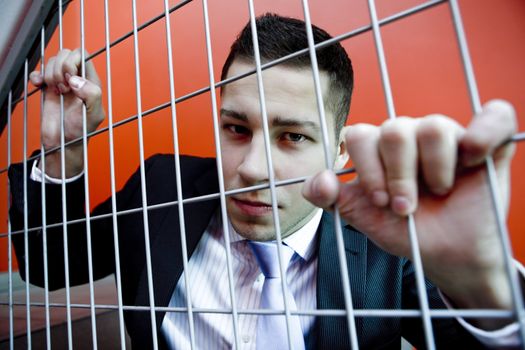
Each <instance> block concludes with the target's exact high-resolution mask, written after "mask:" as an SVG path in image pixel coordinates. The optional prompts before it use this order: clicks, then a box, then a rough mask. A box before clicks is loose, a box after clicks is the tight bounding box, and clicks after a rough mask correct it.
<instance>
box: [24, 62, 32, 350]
mask: <svg viewBox="0 0 525 350" xmlns="http://www.w3.org/2000/svg"><path fill="white" fill-rule="evenodd" d="M27 70H28V63H27V59H26V60H25V62H24V252H25V256H24V260H25V274H26V325H27V347H28V348H31V294H30V289H29V232H28V229H29V220H28V215H27V214H28V213H27V211H28V208H27Z"/></svg>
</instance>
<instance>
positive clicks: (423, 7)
mask: <svg viewBox="0 0 525 350" xmlns="http://www.w3.org/2000/svg"><path fill="white" fill-rule="evenodd" d="M190 1H192V0H185V1H182V2H181V3H179V4H178V5H175V6H174V7H172V8H171V9H170V12H173V11H175V10H177V9H179V8H180V7H182V6H183V5H186V3H188V2H190ZM446 1H447V0H431V1H427V2H425V3H423V4H420V5H417V6H414V7H411V8H409V9H407V10H404V11H401V12H398V13H396V14H394V15H391V16H389V17H385V18H384V19H382V20H380V21H379V25H385V24H390V23H393V22H395V21H398V20H400V19H403V18H405V17H408V16H411V15H413V14H416V13H419V12H421V11H424V10H428V9H430V8H432V7H434V6H437V5H440V4H442V3H444V2H446ZM157 17H159V16H157ZM157 17H155V18H154V19H157ZM151 21H153V19H152V20H151ZM148 23H149V22H146V23H144V24H143V25H141V26H140V27H139V30H140V29H143V28H145V27H146V25H147V24H148ZM371 29H372V26H371V25H367V26H362V27H359V28H357V29H354V30H352V31H350V32H347V33H344V34H341V35H338V36H335V37H333V38H332V39H330V40H327V41H323V42H321V43H317V44H316V45H315V48H316V50H319V49H320V48H323V47H326V46H328V45H332V44H333V43H335V42H338V41H342V40H346V39H349V38H351V37H353V36H356V35H359V34H363V33H366V32H368V31H369V30H371ZM131 35H133V33H132V32H129V33H127V34H125V35H124V36H122V37H121V38H119V39H117V40H115V41H114V42H112V43H111V44H110V47H113V46H114V45H116V44H118V43H120V42H121V41H123V40H124V39H126V38H128V37H130V36H131ZM104 50H107V48H101V49H99V50H98V51H96V52H94V53H93V54H91V55H90V56H89V57H87V60H88V61H89V60H91V59H93V58H95V57H96V56H98V55H99V54H100V53H102V52H103V51H104ZM306 53H308V48H306V49H303V50H300V51H297V52H296V53H293V54H290V55H288V56H284V57H281V58H279V59H277V60H275V61H271V62H267V63H265V64H263V65H262V69H263V70H265V69H268V68H270V67H273V66H274V65H277V64H280V63H283V62H286V61H288V60H290V59H292V58H294V57H297V56H301V55H304V54H306ZM250 74H255V69H253V70H251V71H249V72H247V73H244V74H243V75H240V76H238V77H231V78H229V79H225V80H223V81H221V82H217V84H215V86H216V87H220V86H223V85H225V84H227V83H229V82H232V81H235V80H238V79H241V78H243V77H245V76H248V75H250ZM230 79H231V80H230ZM38 90H39V88H36V89H34V90H31V91H30V92H29V93H28V96H31V95H33V94H34V93H36V92H37V91H38ZM208 90H209V87H205V88H203V89H200V90H197V91H195V93H197V95H199V94H202V93H205V92H207V91H208ZM186 96H188V95H186ZM181 98H184V99H188V98H189V97H185V96H182V97H181ZM20 101H22V98H19V99H16V100H15V101H14V102H13V106H14V105H16V104H17V103H18V102H20ZM178 102H182V101H179V100H177V103H178ZM168 106H169V102H167V103H166V106H165V107H164V108H166V107H168ZM143 115H145V113H144V114H143ZM0 172H1V171H0Z"/></svg>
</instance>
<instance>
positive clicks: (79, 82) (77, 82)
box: [69, 75, 86, 89]
mask: <svg viewBox="0 0 525 350" xmlns="http://www.w3.org/2000/svg"><path fill="white" fill-rule="evenodd" d="M85 83H86V81H85V80H84V79H82V78H80V77H77V76H75V75H73V76H72V77H71V78H69V85H70V86H71V87H73V88H75V89H81V88H82V86H84V84H85Z"/></svg>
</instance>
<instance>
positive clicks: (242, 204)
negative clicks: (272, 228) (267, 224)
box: [230, 197, 280, 216]
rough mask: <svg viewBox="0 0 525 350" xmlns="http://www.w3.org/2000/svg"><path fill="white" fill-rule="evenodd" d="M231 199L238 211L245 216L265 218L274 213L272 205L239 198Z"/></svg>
mask: <svg viewBox="0 0 525 350" xmlns="http://www.w3.org/2000/svg"><path fill="white" fill-rule="evenodd" d="M230 198H231V201H232V202H233V204H234V205H235V206H236V207H237V208H238V209H240V211H241V212H242V213H244V214H245V215H250V216H264V215H268V214H270V213H271V212H272V205H271V203H265V202H259V201H251V200H245V199H239V198H234V197H230ZM277 208H278V209H279V208H280V207H279V206H277Z"/></svg>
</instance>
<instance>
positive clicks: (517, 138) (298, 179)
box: [0, 132, 525, 238]
mask: <svg viewBox="0 0 525 350" xmlns="http://www.w3.org/2000/svg"><path fill="white" fill-rule="evenodd" d="M521 141H525V132H520V133H518V134H515V135H514V136H513V137H512V138H511V139H509V140H508V141H506V142H505V143H507V142H521ZM32 158H34V159H36V158H37V156H35V157H32ZM29 159H31V158H29ZM6 170H7V169H5V170H4V171H6ZM353 173H355V169H354V168H347V169H342V170H338V171H335V174H336V175H338V176H341V175H347V174H353ZM0 174H1V172H0ZM308 178H309V176H302V177H296V178H293V179H287V180H280V181H276V182H275V186H288V185H294V184H298V183H301V182H304V181H306V179H308ZM268 188H270V185H269V184H268V183H263V184H260V185H255V186H249V187H244V188H238V189H234V190H228V191H225V195H226V196H233V195H236V194H241V193H247V192H255V191H260V190H265V189H268ZM219 197H220V193H212V194H207V195H203V196H198V197H192V198H186V199H184V200H183V201H182V203H183V204H189V203H197V202H203V201H208V200H214V199H218V198H219ZM177 204H178V201H171V202H164V203H159V204H152V205H148V206H147V208H146V209H147V210H156V209H161V208H166V207H170V206H173V205H177ZM141 210H142V207H139V208H132V209H128V210H122V211H117V212H116V215H128V214H133V213H137V212H140V211H141ZM111 216H112V214H111V213H108V214H101V215H96V216H93V217H91V221H95V220H101V219H107V218H109V217H111ZM85 221H86V219H75V220H71V221H68V222H67V224H78V223H82V222H85ZM61 225H62V223H55V224H50V225H47V226H46V228H54V227H58V226H61ZM41 229H42V226H38V227H32V228H30V229H29V230H28V232H31V231H38V230H41ZM23 232H24V231H23V230H17V231H13V232H12V233H11V234H13V235H15V234H21V233H23ZM7 235H8V233H7V232H4V233H0V238H4V237H7Z"/></svg>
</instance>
